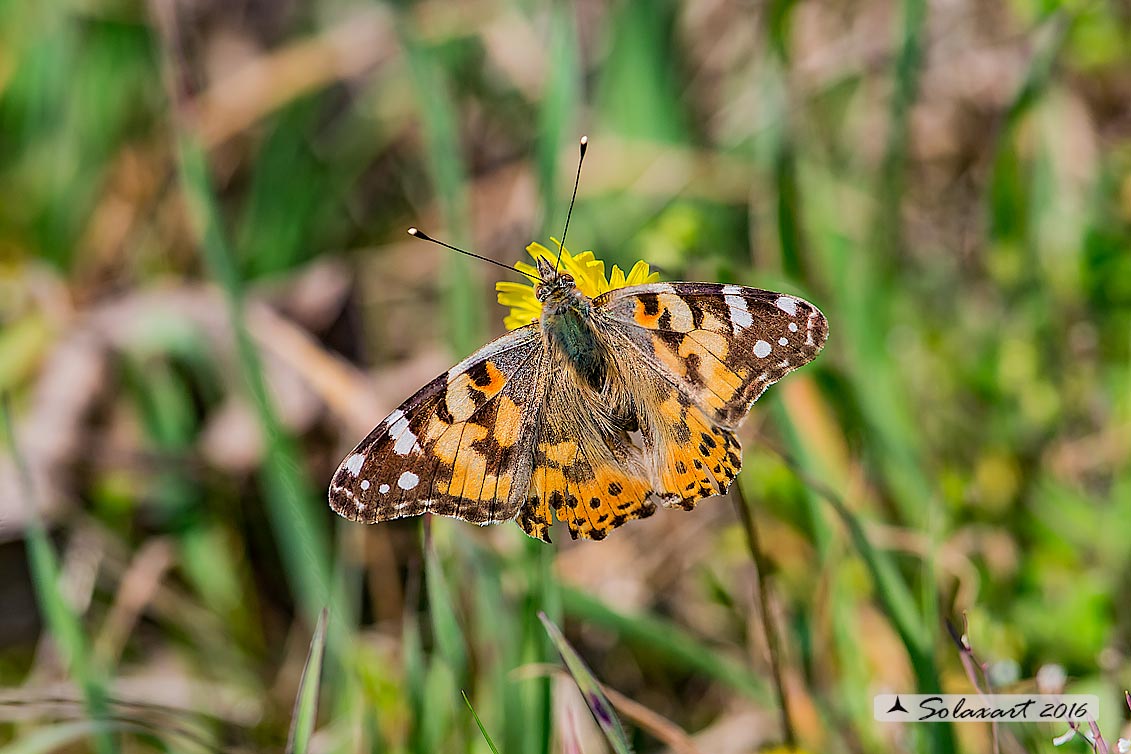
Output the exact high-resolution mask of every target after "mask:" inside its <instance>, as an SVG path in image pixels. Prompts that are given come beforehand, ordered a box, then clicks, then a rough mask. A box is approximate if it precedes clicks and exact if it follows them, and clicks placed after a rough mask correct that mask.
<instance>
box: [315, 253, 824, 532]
mask: <svg viewBox="0 0 1131 754" xmlns="http://www.w3.org/2000/svg"><path fill="white" fill-rule="evenodd" d="M538 261H539V265H538V272H539V274H540V276H541V282H540V284H538V285H537V286H536V289H535V291H536V296H537V299H538V301H539V302H540V303H541V307H542V311H541V316H540V318H539V319H538V321H536V322H532V323H531V324H529V325H526V326H524V327H520V328H518V329H516V330H514V331H512V332H510V333H508V334H507V335H504V336H503V337H501V338H499V339H497V340H495V341H493V342H492V343H489V344H488V345H487V346H485V347H484V348H483V349H481V350H480V351H478V352H476V353H475V354H473V355H472V356H471V357H469V358H468V359H466V360H465V361H464V362H462V363H461V364H458V365H457V366H456V367H453V368H452V369H451V370H449V371H448V372H447V373H445V374H444V375H441V376H440V377H438V378H436V380H433V381H432V382H431V383H429V384H428V385H426V386H425V387H424V388H423V389H421V390H420V391H419V392H418V393H417V394H416V395H415V396H413V397H412V398H410V399H409V400H408V401H406V402H405V404H404V405H402V406H401V407H400V408H398V409H397V410H396V411H394V412H393V413H392V414H391V415H390V416H389V417H387V418H386V419H385V420H384V421H383V422H382V423H381V424H379V425H378V426H377V427H376V428H375V429H374V430H373V432H371V433H370V435H369V437H367V438H366V439H365V440H363V441H362V442H361V443H360V444H359V445H358V446H357V448H355V449H354V451H353V453H351V454H350V455H349V456H347V457H346V459H345V461H343V463H342V465H341V467H340V468H339V469H338V471H337V472H336V473H335V475H334V479H333V481H332V483H331V486H330V504H331V507H333V509H334V510H335V511H337V512H338V513H339V514H341V515H343V516H345V517H347V518H350V519H353V520H361V521H366V522H370V523H372V522H376V521H385V520H389V519H393V518H400V517H403V516H411V515H418V514H421V513H427V512H430V513H437V514H441V515H449V516H455V517H458V518H462V519H464V520H467V521H471V522H473V523H478V524H487V523H495V522H499V521H506V520H515V521H516V522H517V523H518V525H519V526H520V527H521V528H522V529H523V531H525V532H526V533H527V534H529V535H530V536H533V537H537V538H539V539H542V540H544V541H549V534H548V532H549V526H550V521H551V517H552V516H556V517H557V518H558V519H559V520H561V521H564V522H565V523H566V525H567V526H568V528H569V531H570V534H571V536H573V537H575V538H576V537H579V536H580V537H583V538H587V539H603V538H604V537H605V536H606V535H607V534H608V533H609V532H610V531H611V530H612V529H614V528H616V527H618V526H620V525H621V524H623V523H625V522H626V521H628V520H631V519H634V518H642V517H645V516H649V515H651V514H652V513H654V512H655V510H656V507H657V503H659V504H662V505H665V506H669V507H671V506H678V507H682V508H685V509H691V508H693V507H694V506H695V504H696V502H697V501H698V500H700V499H702V498H704V497H708V496H711V495H717V494H722V493H724V492H726V490H727V488H728V487H729V486H730V484H731V482H732V481H733V480H734V479H735V477H736V476H737V474H738V470H739V468H740V466H741V448H740V445H739V442H738V439H737V437H736V436H735V434H734V430H735V429H736V428H737V427H738V425H739V424H740V423H741V422H742V420H743V419H744V418H745V416H746V414H747V412H748V410H749V408H750V406H751V405H752V404H753V402H754V401H755V400H756V399H757V398H758V396H760V395H761V393H762V391H763V390H765V388H766V387H767V386H768V385H770V384H772V383H773V382H776V381H777V380H778V379H781V377H783V376H784V375H785V374H786V373H788V372H790V371H792V370H793V369H796V368H797V367H799V366H801V365H803V364H805V363H807V362H808V361H810V360H812V358H813V357H814V356H816V354H817V352H818V351H819V350H820V348H821V347H822V346H823V344H824V341H825V338H826V337H827V334H828V325H827V322H826V321H825V318H824V316H823V315H822V314H821V313H820V311H818V310H817V308H816V307H814V306H813V305H812V304H809V303H808V302H805V301H803V300H801V299H799V298H796V297H793V296H788V295H784V294H779V293H775V292H772V291H763V290H758V289H754V288H745V287H742V286H733V285H720V284H714V283H653V284H648V285H637V286H630V287H625V288H619V289H615V290H612V291H609V292H608V293H605V294H603V295H599V296H597V297H596V298H590V297H589V296H586V295H585V294H584V293H582V292H581V291H580V290H578V288H577V286H576V284H575V282H574V279H573V278H572V276H570V275H568V274H565V273H559V272H557V270H556V269H555V268H554V267H552V266H551V265H550V263H549V262H547V261H546V260H544V259H543V258H541V257H540V258H539V260H538Z"/></svg>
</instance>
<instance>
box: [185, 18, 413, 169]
mask: <svg viewBox="0 0 1131 754" xmlns="http://www.w3.org/2000/svg"><path fill="white" fill-rule="evenodd" d="M395 50H396V37H395V35H394V34H393V28H392V19H391V18H390V14H389V13H388V12H387V11H384V10H380V9H374V10H369V11H366V12H355V13H353V14H351V15H350V17H349V18H348V19H347V20H346V21H344V22H343V23H341V24H339V25H338V26H336V27H334V28H332V29H330V30H328V31H326V32H323V33H322V34H319V35H317V36H315V37H313V38H311V39H306V40H303V41H301V42H296V43H295V44H292V45H288V46H287V47H284V48H282V49H280V50H277V51H274V52H271V53H268V54H266V55H262V56H259V57H257V58H254V59H253V60H251V61H250V62H248V63H247V64H245V65H244V66H242V67H241V68H239V69H238V70H237V71H236V72H235V73H233V74H232V75H231V76H229V77H227V78H225V79H223V80H221V81H219V82H217V83H215V84H213V85H212V86H210V87H209V88H208V89H207V90H205V91H204V92H203V93H201V94H200V95H199V96H198V97H197V98H196V103H195V104H196V108H197V110H198V112H199V116H200V120H199V125H200V136H201V139H202V141H203V143H204V145H205V146H206V147H207V148H212V147H215V146H217V145H219V144H222V143H223V142H225V141H226V140H228V139H230V138H231V137H232V136H234V135H236V134H238V133H240V132H242V131H244V130H246V129H247V128H249V127H251V126H252V125H254V124H255V123H256V122H258V121H259V120H261V119H262V118H264V117H266V116H267V115H270V114H271V113H273V112H275V111H276V110H278V109H279V108H281V107H283V106H284V105H286V104H287V103H288V102H292V101H294V100H295V99H298V98H299V97H301V96H303V95H305V94H309V93H310V92H313V91H316V90H318V89H321V88H323V87H325V86H326V85H328V84H331V83H333V82H335V81H339V80H342V79H348V78H351V77H354V76H357V75H359V74H361V73H364V72H365V71H367V70H369V69H372V68H374V67H375V66H378V65H380V64H381V63H382V62H384V61H386V60H388V59H389V58H390V57H391V56H392V55H393V53H394V52H395Z"/></svg>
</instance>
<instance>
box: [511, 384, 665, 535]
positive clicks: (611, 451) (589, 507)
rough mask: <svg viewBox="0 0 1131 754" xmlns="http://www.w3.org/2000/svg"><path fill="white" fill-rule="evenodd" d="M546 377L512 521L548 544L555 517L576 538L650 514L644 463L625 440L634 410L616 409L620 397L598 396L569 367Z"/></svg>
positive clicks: (652, 505)
mask: <svg viewBox="0 0 1131 754" xmlns="http://www.w3.org/2000/svg"><path fill="white" fill-rule="evenodd" d="M547 381H548V384H547V388H546V394H545V395H546V398H545V400H546V406H545V408H544V409H543V414H542V421H541V426H540V428H539V432H538V439H537V441H536V442H535V446H534V461H533V468H534V470H533V472H532V474H531V478H530V489H529V491H528V493H527V500H526V504H525V505H524V506H523V507H522V509H521V510H520V511H519V514H518V519H517V520H518V524H519V526H520V527H522V530H523V531H525V532H526V533H527V534H529V535H530V536H532V537H537V538H538V539H541V540H543V541H545V542H549V541H550V537H549V527H550V521H551V516H556V517H557V519H558V520H559V521H562V522H564V523H565V524H566V526H567V528H568V529H569V533H570V536H571V537H573V538H574V539H577V538H578V537H581V538H583V539H604V538H605V537H606V536H607V535H608V533H609V532H610V531H612V530H613V529H615V528H616V527H618V526H620V525H621V524H623V523H625V522H626V521H630V520H632V519H635V518H644V517H646V516H650V515H652V514H653V513H655V512H656V505H655V501H654V500H651V499H649V498H650V496H651V495H652V493H653V484H652V482H651V479H650V474H649V473H648V468H647V465H646V463H645V461H644V459H643V458H642V456H641V454H640V449H639V448H637V447H635V446H634V445H633V444H632V443H631V442H630V440H629V434H628V433H629V432H630V431H632V430H634V429H637V428H638V427H637V424H636V418H635V416H634V415H632V414H631V413H630V412H621V413H618V412H617V411H616V410H615V407H616V406H617V405H618V403H619V402H618V401H617V400H615V399H609V398H606V399H605V400H602V398H601V396H600V395H598V394H596V393H595V392H592V391H590V389H589V388H588V387H587V386H586V385H584V384H582V383H580V382H579V381H577V380H575V379H574V378H573V377H572V376H571V375H570V374H569V373H568V371H567V370H564V369H561V370H552V371H551V373H550V374H549V375H548V376H547Z"/></svg>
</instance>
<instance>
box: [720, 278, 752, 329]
mask: <svg viewBox="0 0 1131 754" xmlns="http://www.w3.org/2000/svg"><path fill="white" fill-rule="evenodd" d="M727 287H728V288H733V287H734V286H727ZM724 290H726V289H725V288H724ZM725 299H726V302H727V306H729V307H730V321H731V322H733V323H734V326H735V328H736V330H737V329H743V328H747V327H750V325H752V324H754V317H753V316H752V315H751V314H750V309H748V308H747V307H746V299H744V298H743V297H742V296H726V297H725Z"/></svg>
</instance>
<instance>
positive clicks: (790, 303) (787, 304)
mask: <svg viewBox="0 0 1131 754" xmlns="http://www.w3.org/2000/svg"><path fill="white" fill-rule="evenodd" d="M774 306H776V307H777V308H779V309H781V310H782V311H783V312H785V313H786V314H788V315H789V316H791V317H796V316H797V299H795V298H790V297H789V296H778V300H777V301H775V302H774Z"/></svg>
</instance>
